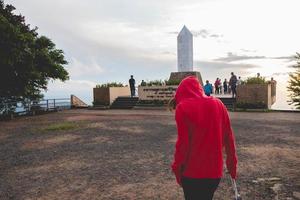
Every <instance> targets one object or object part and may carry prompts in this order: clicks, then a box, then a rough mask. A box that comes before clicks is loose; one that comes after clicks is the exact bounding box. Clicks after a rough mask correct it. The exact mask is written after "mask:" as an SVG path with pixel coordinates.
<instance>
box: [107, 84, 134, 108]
mask: <svg viewBox="0 0 300 200" xmlns="http://www.w3.org/2000/svg"><path fill="white" fill-rule="evenodd" d="M119 96H130V88H129V87H110V88H109V103H110V104H112V102H113V101H114V100H115V99H116V98H117V97H119Z"/></svg>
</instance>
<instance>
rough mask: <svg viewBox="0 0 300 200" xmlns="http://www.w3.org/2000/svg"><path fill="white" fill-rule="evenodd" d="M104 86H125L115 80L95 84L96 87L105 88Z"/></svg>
mask: <svg viewBox="0 0 300 200" xmlns="http://www.w3.org/2000/svg"><path fill="white" fill-rule="evenodd" d="M105 87H125V86H124V85H123V83H117V82H110V83H104V84H98V85H96V88H105Z"/></svg>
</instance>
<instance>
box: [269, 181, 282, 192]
mask: <svg viewBox="0 0 300 200" xmlns="http://www.w3.org/2000/svg"><path fill="white" fill-rule="evenodd" d="M281 186H282V184H280V183H276V184H275V185H274V186H273V187H271V189H272V190H273V191H274V192H275V194H278V192H279V191H280V188H281Z"/></svg>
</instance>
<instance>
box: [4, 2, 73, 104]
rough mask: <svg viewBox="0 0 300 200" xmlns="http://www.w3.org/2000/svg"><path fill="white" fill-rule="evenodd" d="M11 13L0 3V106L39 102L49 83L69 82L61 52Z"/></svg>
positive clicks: (12, 8) (19, 17)
mask: <svg viewBox="0 0 300 200" xmlns="http://www.w3.org/2000/svg"><path fill="white" fill-rule="evenodd" d="M14 10H15V7H13V6H12V5H5V4H4V2H3V0H0V103H1V101H2V102H5V101H16V100H18V101H19V100H20V101H23V100H25V99H39V98H41V97H42V94H41V92H42V91H43V90H47V84H48V82H49V81H50V80H55V79H59V80H61V81H65V80H68V79H69V76H68V72H67V71H66V70H65V69H64V67H63V65H65V64H67V61H66V60H65V58H64V53H63V51H62V50H60V49H56V47H55V44H54V43H53V42H52V41H51V40H50V39H49V38H47V37H45V36H39V35H38V33H37V28H34V29H31V28H30V25H29V24H26V23H25V18H24V17H23V16H22V15H16V14H14V13H13V11H14Z"/></svg>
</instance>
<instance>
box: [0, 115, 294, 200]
mask: <svg viewBox="0 0 300 200" xmlns="http://www.w3.org/2000/svg"><path fill="white" fill-rule="evenodd" d="M230 116H231V121H232V127H233V130H234V132H235V136H236V143H237V152H238V159H239V164H238V176H239V179H238V185H239V187H240V192H241V194H242V197H243V200H247V199H248V200H261V199H265V200H267V199H268V200H271V199H275V200H276V199H279V200H282V199H283V200H289V199H290V200H291V199H297V198H296V196H297V195H299V193H300V113H280V112H278V113H277V112H274V113H273V112H271V113H242V112H235V113H230ZM176 135H177V132H176V127H175V122H174V116H173V114H172V113H169V112H167V111H142V110H136V111H135V110H132V111H129V110H106V111H90V110H69V111H63V112H58V113H52V114H47V115H41V116H33V117H22V118H18V119H15V120H13V121H7V122H0V199H1V200H6V199H18V200H19V199H60V200H65V199H72V200H73V199H83V200H93V199H183V193H182V190H181V188H180V187H178V186H177V185H176V182H175V178H174V176H173V174H172V173H171V170H170V164H171V162H172V159H173V152H174V143H175V140H176ZM214 199H217V200H230V199H233V192H232V189H231V185H230V179H229V177H228V175H224V178H223V179H222V181H221V183H220V186H219V188H218V190H217V192H216V193H215V198H214Z"/></svg>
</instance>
